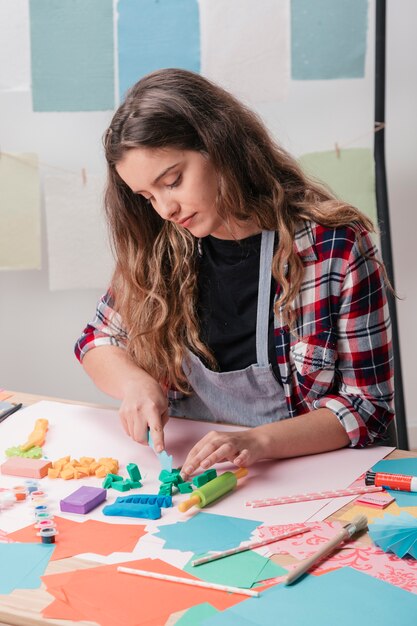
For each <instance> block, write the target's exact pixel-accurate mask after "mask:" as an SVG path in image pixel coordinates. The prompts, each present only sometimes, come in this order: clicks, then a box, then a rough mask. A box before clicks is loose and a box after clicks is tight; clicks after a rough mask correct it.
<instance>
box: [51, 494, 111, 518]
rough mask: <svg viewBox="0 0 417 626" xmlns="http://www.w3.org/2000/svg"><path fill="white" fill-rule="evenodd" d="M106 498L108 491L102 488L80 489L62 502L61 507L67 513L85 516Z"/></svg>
mask: <svg viewBox="0 0 417 626" xmlns="http://www.w3.org/2000/svg"><path fill="white" fill-rule="evenodd" d="M106 497H107V491H106V489H102V488H101V487H80V488H79V489H77V490H76V491H74V492H73V493H71V494H70V495H69V496H67V497H66V498H64V499H63V500H61V501H60V503H59V506H60V508H61V511H64V512H65V513H81V514H85V513H88V512H89V511H91V510H92V509H95V508H96V506H98V505H99V504H101V503H102V502H103V501H104V500H105V499H106Z"/></svg>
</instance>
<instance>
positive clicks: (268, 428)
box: [254, 409, 350, 459]
mask: <svg viewBox="0 0 417 626" xmlns="http://www.w3.org/2000/svg"><path fill="white" fill-rule="evenodd" d="M255 431H256V437H257V438H259V442H260V445H261V447H262V449H263V450H264V451H265V458H273V459H286V458H290V457H295V456H302V455H306V454H317V453H319V452H328V451H330V450H337V449H339V448H344V447H345V446H347V445H348V444H349V441H350V440H349V437H348V435H347V433H346V431H345V429H344V428H343V426H342V425H341V423H340V422H339V420H338V418H337V417H336V415H334V413H332V411H330V410H329V409H317V410H316V411H311V412H310V413H306V414H304V415H298V416H296V417H293V418H290V419H285V420H281V421H279V422H274V423H271V424H264V425H263V426H258V427H257V428H255V429H254V432H255Z"/></svg>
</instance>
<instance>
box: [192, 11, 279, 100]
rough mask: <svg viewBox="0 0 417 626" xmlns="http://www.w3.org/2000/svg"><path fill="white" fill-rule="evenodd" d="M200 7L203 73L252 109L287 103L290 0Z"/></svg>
mask: <svg viewBox="0 0 417 626" xmlns="http://www.w3.org/2000/svg"><path fill="white" fill-rule="evenodd" d="M199 6H200V32H201V73H202V74H203V75H204V76H206V77H207V78H209V79H211V80H213V81H214V82H216V83H218V84H220V85H221V86H222V87H224V88H225V89H227V90H229V91H231V92H232V93H233V94H234V95H236V96H237V97H238V98H241V99H242V100H244V101H245V102H247V103H248V104H249V105H252V106H253V105H256V104H259V103H262V102H271V101H278V100H283V99H284V98H286V97H287V94H288V88H289V87H288V86H289V76H290V69H289V68H290V48H289V32H290V11H289V2H288V0H262V2H255V1H254V0H227V2H225V1H224V0H199Z"/></svg>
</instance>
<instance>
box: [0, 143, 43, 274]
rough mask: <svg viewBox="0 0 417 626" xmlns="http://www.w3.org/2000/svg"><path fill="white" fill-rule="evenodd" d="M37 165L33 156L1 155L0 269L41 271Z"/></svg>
mask: <svg viewBox="0 0 417 626" xmlns="http://www.w3.org/2000/svg"><path fill="white" fill-rule="evenodd" d="M40 233H41V228H40V193H39V171H38V161H37V157H36V155H34V154H14V155H11V154H6V153H4V152H3V153H2V154H1V155H0V269H6V270H8V269H20V270H23V269H40V267H41V234H40Z"/></svg>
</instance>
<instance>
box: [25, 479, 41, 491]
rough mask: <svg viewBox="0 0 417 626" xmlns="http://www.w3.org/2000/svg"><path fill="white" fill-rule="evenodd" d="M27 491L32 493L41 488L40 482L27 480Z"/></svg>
mask: <svg viewBox="0 0 417 626" xmlns="http://www.w3.org/2000/svg"><path fill="white" fill-rule="evenodd" d="M25 485H26V491H27V492H28V493H29V494H31V493H33V492H34V491H38V490H39V483H38V481H37V480H25Z"/></svg>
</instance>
